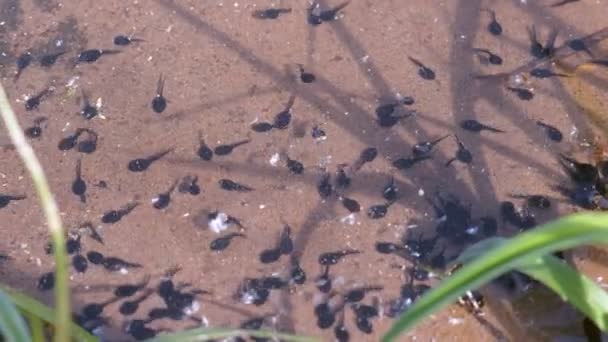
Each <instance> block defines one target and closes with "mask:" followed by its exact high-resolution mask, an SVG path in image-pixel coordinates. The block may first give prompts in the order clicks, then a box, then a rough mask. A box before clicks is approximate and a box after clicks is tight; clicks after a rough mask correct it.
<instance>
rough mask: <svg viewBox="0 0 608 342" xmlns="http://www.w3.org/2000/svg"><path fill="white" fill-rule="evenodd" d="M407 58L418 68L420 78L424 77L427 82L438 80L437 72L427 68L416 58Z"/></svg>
mask: <svg viewBox="0 0 608 342" xmlns="http://www.w3.org/2000/svg"><path fill="white" fill-rule="evenodd" d="M407 58H408V59H409V60H410V61H411V62H412V63H414V64H415V65H416V66H417V67H418V75H419V76H420V77H422V78H423V79H425V80H427V81H431V80H434V79H435V78H436V75H435V72H434V71H433V69H431V68H429V67H427V66H426V65H424V64H423V63H422V62H421V61H419V60H418V59H416V58H414V57H411V56H407Z"/></svg>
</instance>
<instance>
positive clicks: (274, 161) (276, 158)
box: [268, 153, 281, 167]
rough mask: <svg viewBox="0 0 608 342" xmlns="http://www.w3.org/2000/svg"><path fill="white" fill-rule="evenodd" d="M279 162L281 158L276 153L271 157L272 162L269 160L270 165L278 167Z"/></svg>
mask: <svg viewBox="0 0 608 342" xmlns="http://www.w3.org/2000/svg"><path fill="white" fill-rule="evenodd" d="M279 160H281V156H279V154H278V153H275V154H273V155H272V156H271V157H270V160H268V162H269V163H270V165H272V166H275V167H276V166H277V165H278V164H279Z"/></svg>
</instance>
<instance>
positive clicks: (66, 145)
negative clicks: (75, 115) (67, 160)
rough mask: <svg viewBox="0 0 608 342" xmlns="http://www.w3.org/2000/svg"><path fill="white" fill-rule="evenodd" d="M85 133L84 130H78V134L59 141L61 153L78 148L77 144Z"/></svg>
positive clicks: (75, 133) (58, 145)
mask: <svg viewBox="0 0 608 342" xmlns="http://www.w3.org/2000/svg"><path fill="white" fill-rule="evenodd" d="M85 131H86V129H84V128H79V129H77V130H76V132H74V134H72V135H68V136H67V137H65V138H63V139H61V140H60V141H59V144H57V148H59V150H60V151H67V150H71V149H73V148H74V146H76V142H77V141H78V138H79V137H80V135H81V134H82V133H84V132H85Z"/></svg>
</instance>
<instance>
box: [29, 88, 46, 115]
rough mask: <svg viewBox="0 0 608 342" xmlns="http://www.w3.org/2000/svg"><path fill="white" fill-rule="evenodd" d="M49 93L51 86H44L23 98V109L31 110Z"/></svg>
mask: <svg viewBox="0 0 608 342" xmlns="http://www.w3.org/2000/svg"><path fill="white" fill-rule="evenodd" d="M50 93H51V88H46V89H44V90H42V91H41V92H39V93H38V94H36V95H33V96H30V97H28V98H27V100H25V109H26V110H32V109H36V108H38V106H39V105H40V101H41V100H42V98H43V97H45V96H47V95H48V94H50Z"/></svg>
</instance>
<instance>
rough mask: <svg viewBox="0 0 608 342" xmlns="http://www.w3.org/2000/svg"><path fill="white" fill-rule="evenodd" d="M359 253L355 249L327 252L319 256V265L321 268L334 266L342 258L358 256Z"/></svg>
mask: <svg viewBox="0 0 608 342" xmlns="http://www.w3.org/2000/svg"><path fill="white" fill-rule="evenodd" d="M359 253H361V252H360V251H358V250H356V249H345V250H341V251H334V252H327V253H323V254H321V255H319V265H321V266H330V265H335V264H337V263H338V261H340V260H341V259H342V258H343V257H345V256H347V255H352V254H359Z"/></svg>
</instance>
